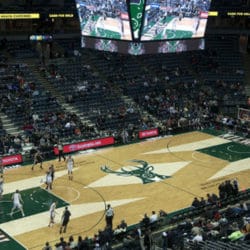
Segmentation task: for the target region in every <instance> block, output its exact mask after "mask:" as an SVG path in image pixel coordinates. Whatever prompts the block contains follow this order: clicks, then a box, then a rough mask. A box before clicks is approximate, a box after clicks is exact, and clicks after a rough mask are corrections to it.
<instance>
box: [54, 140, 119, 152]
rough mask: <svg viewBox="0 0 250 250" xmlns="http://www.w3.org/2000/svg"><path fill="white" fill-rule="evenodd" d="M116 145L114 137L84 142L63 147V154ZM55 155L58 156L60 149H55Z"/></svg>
mask: <svg viewBox="0 0 250 250" xmlns="http://www.w3.org/2000/svg"><path fill="white" fill-rule="evenodd" d="M114 143H115V139H114V137H113V136H110V137H106V138H101V139H95V140H90V141H83V142H77V143H72V144H67V145H64V146H63V152H64V153H71V152H75V151H80V150H86V149H91V148H98V147H103V146H107V145H112V144H114ZM54 153H55V155H58V148H57V147H54Z"/></svg>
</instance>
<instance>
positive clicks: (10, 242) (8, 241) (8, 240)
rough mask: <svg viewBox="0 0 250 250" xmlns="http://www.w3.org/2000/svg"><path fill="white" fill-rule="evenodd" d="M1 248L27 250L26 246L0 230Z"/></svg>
mask: <svg viewBox="0 0 250 250" xmlns="http://www.w3.org/2000/svg"><path fill="white" fill-rule="evenodd" d="M0 249H9V250H11V249H13V250H25V249H27V248H25V247H24V246H22V245H21V244H19V243H18V242H17V241H15V240H14V239H13V238H12V237H10V236H9V235H8V234H7V233H6V232H4V231H3V230H0Z"/></svg>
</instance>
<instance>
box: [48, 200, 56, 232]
mask: <svg viewBox="0 0 250 250" xmlns="http://www.w3.org/2000/svg"><path fill="white" fill-rule="evenodd" d="M55 216H56V202H53V203H52V204H51V205H50V208H49V225H48V227H52V226H53V224H55Z"/></svg>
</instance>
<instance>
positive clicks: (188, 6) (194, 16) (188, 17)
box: [141, 0, 211, 41]
mask: <svg viewBox="0 0 250 250" xmlns="http://www.w3.org/2000/svg"><path fill="white" fill-rule="evenodd" d="M210 4H211V0H147V1H146V5H145V10H144V17H143V25H142V30H141V41H152V40H172V39H174V40H177V39H189V38H200V37H203V36H204V34H205V30H206V25H207V18H208V11H209V8H210Z"/></svg>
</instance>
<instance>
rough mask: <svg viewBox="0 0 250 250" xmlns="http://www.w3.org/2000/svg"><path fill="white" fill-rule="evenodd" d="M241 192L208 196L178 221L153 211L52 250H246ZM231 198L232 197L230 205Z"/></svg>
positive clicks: (249, 220)
mask: <svg viewBox="0 0 250 250" xmlns="http://www.w3.org/2000/svg"><path fill="white" fill-rule="evenodd" d="M224 184H225V183H224ZM227 184H228V182H227ZM244 192H245V191H244ZM244 192H237V193H234V194H231V195H230V196H228V197H226V198H220V197H219V195H218V196H217V195H216V194H214V197H216V202H214V201H212V200H211V197H210V196H208V197H207V200H206V202H205V203H204V205H203V206H202V207H200V206H199V207H195V206H191V207H190V208H189V209H188V211H187V212H186V213H183V215H182V216H180V217H178V216H179V215H178V213H176V215H175V216H174V217H171V213H167V212H166V211H163V210H159V211H158V212H156V211H152V212H151V215H148V214H147V213H145V214H144V217H143V218H142V220H141V221H139V222H138V223H137V224H135V225H129V226H128V225H127V223H126V221H125V220H124V219H123V220H121V222H120V223H119V224H118V225H117V226H115V227H114V228H112V227H109V226H106V227H105V228H104V229H103V230H99V231H98V232H97V233H96V234H94V235H93V237H88V236H86V237H82V236H75V235H74V236H73V235H71V236H70V237H69V239H68V240H66V239H65V238H63V237H61V238H60V240H59V242H57V243H55V249H57V250H59V249H75V250H108V249H116V250H128V249H133V250H137V249H138V250H141V249H153V248H154V247H158V248H159V249H163V250H167V249H203V248H202V246H204V245H205V244H207V245H209V244H210V243H211V244H213V247H212V248H208V249H220V244H227V243H228V245H224V247H225V246H227V248H228V249H235V248H233V247H238V249H247V248H248V247H249V244H250V203H249V195H248V196H245V198H244V196H242V194H243V195H244ZM230 197H234V201H233V202H232V201H231V202H230ZM223 204H224V205H223ZM180 215H181V213H180ZM175 218H177V219H175ZM75 237H78V238H77V239H76V238H75ZM229 243H234V244H235V245H230V244H229ZM46 245H47V246H48V245H49V243H48V242H47V243H46ZM199 247H200V248H199ZM216 247H217V248H216ZM230 247H232V248H230ZM244 247H245V248H244ZM158 248H157V249H158ZM44 249H47V250H48V249H52V247H51V248H45V247H44Z"/></svg>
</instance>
